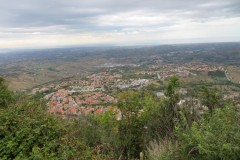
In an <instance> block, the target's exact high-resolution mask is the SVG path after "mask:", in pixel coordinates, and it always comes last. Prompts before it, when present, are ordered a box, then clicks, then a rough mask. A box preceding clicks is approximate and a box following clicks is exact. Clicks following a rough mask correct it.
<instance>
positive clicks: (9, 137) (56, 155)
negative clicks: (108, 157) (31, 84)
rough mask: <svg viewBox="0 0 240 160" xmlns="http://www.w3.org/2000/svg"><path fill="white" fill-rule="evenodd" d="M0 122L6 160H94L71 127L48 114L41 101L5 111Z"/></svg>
mask: <svg viewBox="0 0 240 160" xmlns="http://www.w3.org/2000/svg"><path fill="white" fill-rule="evenodd" d="M0 122H1V123H0V158H1V159H2V160H7V159H74V158H76V157H78V158H80V159H81V158H86V157H87V158H91V152H89V150H88V148H87V147H85V146H84V145H82V144H81V143H80V142H79V141H78V139H77V138H75V137H72V136H71V130H67V129H66V126H68V127H70V126H69V125H67V124H65V121H64V120H61V121H60V120H59V119H58V118H56V117H53V116H51V115H48V114H47V113H46V112H45V111H44V110H43V109H42V106H41V103H39V102H31V101H30V100H29V101H27V102H23V104H21V105H16V106H10V107H8V108H5V109H3V110H1V111H0ZM70 128H71V127H70ZM82 151H84V152H82Z"/></svg>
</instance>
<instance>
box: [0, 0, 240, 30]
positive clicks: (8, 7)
mask: <svg viewBox="0 0 240 160" xmlns="http://www.w3.org/2000/svg"><path fill="white" fill-rule="evenodd" d="M0 4H1V5H0V26H1V27H7V28H16V27H17V28H28V29H29V31H34V30H36V27H38V28H39V29H38V31H43V32H46V33H58V32H65V33H80V32H84V31H85V32H88V31H91V32H103V31H114V30H120V31H121V30H124V28H125V27H127V26H126V25H121V24H117V25H115V26H109V25H107V24H106V25H100V24H99V21H98V20H99V18H100V17H107V16H111V15H115V14H116V15H118V14H121V13H127V12H133V11H144V12H149V13H154V14H155V15H165V16H169V17H178V18H183V19H184V18H186V19H189V20H191V21H200V22H202V21H209V20H211V19H214V18H219V17H221V18H229V17H239V16H240V9H239V8H240V1H239V0H227V1H226V0H184V1H180V0H168V1H166V0H120V1H116V0H8V1H5V0H0ZM123 18H124V17H123ZM104 21H108V20H107V19H105V20H104ZM103 24H104V23H103ZM173 24H174V22H173V23H169V22H163V23H161V22H159V26H160V27H161V26H166V25H173ZM127 25H129V23H128V24H127ZM142 25H143V26H144V25H146V24H142ZM49 26H59V27H57V28H55V29H49V30H44V29H43V27H49ZM133 26H134V23H133ZM138 27H139V26H138ZM9 32H11V30H9ZM19 32H21V31H19Z"/></svg>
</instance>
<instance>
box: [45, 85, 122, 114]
mask: <svg viewBox="0 0 240 160" xmlns="http://www.w3.org/2000/svg"><path fill="white" fill-rule="evenodd" d="M44 98H45V99H46V100H48V107H49V109H48V111H49V113H53V114H59V115H86V114H89V113H101V112H105V111H107V110H108V109H111V107H112V108H113V106H111V105H114V104H115V103H116V102H117V100H116V99H115V98H114V97H112V96H110V95H107V94H105V93H102V92H89V93H85V94H76V93H74V92H72V91H71V90H67V89H60V90H58V91H56V92H53V93H50V94H48V95H46V96H45V97H44Z"/></svg>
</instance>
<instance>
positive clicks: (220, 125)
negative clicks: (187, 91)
mask: <svg viewBox="0 0 240 160" xmlns="http://www.w3.org/2000/svg"><path fill="white" fill-rule="evenodd" d="M239 128H240V117H239V115H238V112H236V111H235V110H234V109H233V108H230V107H226V108H224V109H215V110H214V111H213V115H211V114H209V113H207V114H206V115H205V116H204V117H203V119H202V120H200V122H199V123H196V122H194V123H193V125H192V127H191V128H179V127H176V137H177V140H178V143H179V146H178V147H177V148H178V152H179V155H181V159H211V160H212V159H213V160H214V159H240V130H239Z"/></svg>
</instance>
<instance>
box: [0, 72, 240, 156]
mask: <svg viewBox="0 0 240 160" xmlns="http://www.w3.org/2000/svg"><path fill="white" fill-rule="evenodd" d="M180 86H181V83H180V82H179V79H178V78H177V77H172V78H170V80H169V82H168V84H167V86H166V89H165V97H163V98H158V97H157V96H156V95H155V94H153V93H152V92H151V91H149V90H146V89H142V90H139V91H133V90H126V91H121V92H120V93H119V94H118V95H117V96H118V102H117V104H116V106H117V107H118V109H119V110H120V111H121V112H120V113H121V119H118V118H117V115H116V112H114V111H107V112H105V113H104V114H98V115H91V114H89V115H87V116H81V117H71V118H65V119H62V118H61V117H58V116H56V115H51V114H49V113H47V112H46V109H47V108H46V102H45V101H44V100H43V99H41V97H39V96H32V95H27V94H23V93H21V94H18V93H13V92H11V91H9V90H8V86H7V84H6V82H5V80H4V79H2V78H1V79H0V159H2V160H8V159H18V160H19V159H29V160H31V159H34V160H37V159H39V160H42V159H64V160H65V159H69V160H70V159H71V160H73V159H79V160H88V159H95V160H102V159H106V160H110V159H113V160H114V159H116V160H117V159H118V160H132V159H150V160H172V159H174V160H175V159H180V160H186V159H194V160H196V159H199V160H202V159H209V160H214V159H216V160H217V159H240V117H239V111H238V109H237V108H236V107H235V106H234V103H233V102H231V101H224V100H223V99H222V97H221V95H220V94H219V93H218V91H217V90H216V89H214V88H207V87H199V88H197V89H193V90H192V92H191V93H190V95H189V96H190V97H192V101H190V102H191V103H186V104H185V106H184V107H180V106H179V105H178V102H179V100H180V99H181V96H182V95H181V94H180V92H179V88H180ZM195 99H199V100H200V103H201V105H202V106H205V109H204V110H202V109H201V108H200V107H199V106H198V104H197V103H195V101H194V100H195Z"/></svg>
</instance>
